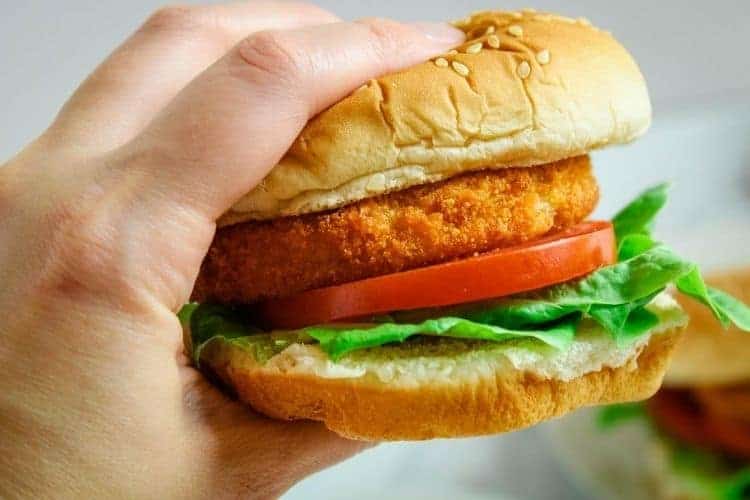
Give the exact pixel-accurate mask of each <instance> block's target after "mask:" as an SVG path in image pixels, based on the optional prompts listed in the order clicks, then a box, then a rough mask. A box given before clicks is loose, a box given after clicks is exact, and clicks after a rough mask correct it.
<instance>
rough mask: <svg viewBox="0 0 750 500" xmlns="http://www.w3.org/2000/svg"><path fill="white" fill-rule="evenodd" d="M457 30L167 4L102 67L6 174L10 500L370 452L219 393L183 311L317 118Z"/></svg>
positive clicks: (256, 483) (141, 487) (2, 216)
mask: <svg viewBox="0 0 750 500" xmlns="http://www.w3.org/2000/svg"><path fill="white" fill-rule="evenodd" d="M461 40H462V35H461V34H460V33H459V32H457V31H456V30H453V29H452V28H450V27H448V26H446V25H442V24H427V23H418V24H400V23H396V22H394V21H388V20H383V19H372V20H364V21H359V22H353V23H351V22H350V23H347V22H341V21H340V20H339V19H337V18H336V17H335V16H334V15H333V14H331V13H328V12H325V11H323V10H321V9H319V8H316V7H313V6H310V5H305V4H299V3H277V2H253V3H236V4H231V5H214V6H205V7H189V8H187V7H181V8H167V9H163V10H160V11H158V12H157V13H155V14H154V15H153V16H151V17H150V18H149V20H148V21H146V22H145V23H144V24H143V26H142V27H141V28H140V29H138V31H137V32H136V33H134V34H133V35H132V36H131V37H130V38H129V39H128V40H127V41H125V42H124V44H123V45H122V46H121V47H119V48H118V49H117V50H116V51H115V52H114V53H113V54H112V55H111V56H110V57H109V58H108V59H107V60H106V61H104V62H103V63H102V64H101V65H100V66H99V68H97V69H96V71H95V72H94V73H93V74H92V75H91V76H90V77H89V78H88V79H87V80H86V81H85V82H84V83H83V84H82V85H81V87H80V88H79V89H78V91H77V92H76V93H75V94H74V95H73V96H72V98H71V99H70V100H69V101H68V103H67V104H65V106H64V107H63V109H62V111H61V112H60V114H59V115H58V116H57V118H56V119H55V120H54V122H53V123H52V125H51V126H50V128H49V129H48V130H47V131H45V132H44V133H43V134H42V135H41V136H40V137H39V138H38V139H37V140H35V141H34V142H33V143H31V144H30V145H29V146H28V147H27V148H26V149H24V150H23V151H21V152H20V153H19V154H18V155H17V156H16V157H15V158H13V159H11V160H10V161H9V162H8V163H7V164H5V165H3V166H2V167H0V283H2V286H1V287H0V316H2V320H1V321H0V366H2V376H1V377H0V497H2V498H17V497H21V498H31V497H35V498H49V497H54V498H97V497H105V496H107V497H117V498H119V497H128V498H222V497H229V498H237V497H252V498H269V497H275V496H278V495H279V494H281V493H282V492H284V491H285V490H286V489H288V488H289V487H290V486H291V485H293V484H294V483H295V482H297V481H299V480H300V479H302V478H304V477H305V476H307V475H309V474H311V473H312V472H315V471H317V470H320V469H321V468H324V467H326V466H329V465H331V464H334V463H336V462H338V461H340V460H343V459H345V458H347V457H349V456H351V455H353V454H355V453H358V452H359V451H361V450H362V449H363V448H364V446H365V445H363V444H362V443H359V442H354V441H348V440H346V439H343V438H341V437H338V436H337V435H335V434H333V433H331V432H329V431H327V430H326V429H325V428H324V427H322V426H321V425H319V424H316V423H310V422H295V423H289V422H279V421H273V420H269V419H266V418H264V417H261V416H259V415H256V414H254V413H253V412H252V411H251V410H249V409H247V408H245V407H243V406H242V405H240V404H239V403H237V402H235V401H234V400H232V399H231V398H230V397H228V396H226V395H225V394H223V393H222V392H220V391H218V390H216V389H215V388H214V387H213V386H212V385H211V384H209V383H208V382H206V381H205V380H204V379H203V377H202V376H201V375H200V374H199V373H198V372H197V371H195V370H194V369H193V368H192V367H191V366H190V365H189V363H188V362H187V360H186V358H185V356H184V355H183V353H182V347H181V334H182V330H181V327H180V324H179V321H178V320H177V318H176V316H175V312H176V311H177V310H178V309H179V308H180V306H181V305H182V304H183V303H185V302H186V301H187V300H188V298H189V295H190V291H191V289H192V285H193V282H194V280H195V277H196V275H197V273H198V269H199V266H200V263H201V261H202V259H203V257H204V255H205V253H206V251H207V249H208V247H209V244H210V242H211V239H212V237H213V234H214V231H215V221H216V219H217V218H218V217H219V215H221V214H222V213H223V212H224V211H225V210H227V209H228V208H229V207H230V206H231V205H232V204H233V202H234V201H235V200H237V199H238V198H239V197H240V196H241V195H242V194H244V193H245V192H247V191H248V190H250V189H251V188H252V187H253V186H254V185H256V184H257V183H258V182H259V181H260V180H261V179H262V178H263V176H264V175H265V174H266V173H267V172H268V170H269V169H270V168H272V167H273V165H274V164H276V162H277V161H278V160H279V158H281V156H282V155H283V154H284V152H285V151H286V149H287V148H288V147H289V145H290V144H291V142H292V141H293V139H294V138H295V136H296V135H297V134H298V133H299V131H300V130H301V128H302V127H303V126H304V124H305V123H306V122H307V120H308V119H310V118H311V117H313V116H314V115H315V114H317V113H318V112H320V111H321V110H322V109H324V108H326V107H327V106H329V105H331V104H332V103H334V102H336V101H337V100H339V99H341V98H343V97H344V96H346V95H347V94H348V93H350V92H351V91H352V90H354V89H356V88H357V87H358V86H360V85H362V84H363V83H364V82H366V81H367V80H369V79H370V78H374V77H377V76H379V75H382V74H384V73H387V72H391V71H395V70H398V69H400V68H403V67H407V66H409V65H412V64H415V63H418V62H420V61H423V60H425V59H428V58H430V57H433V56H435V55H437V54H440V53H443V52H445V51H447V50H449V49H450V48H451V47H453V46H455V45H457V44H458V43H460V42H461Z"/></svg>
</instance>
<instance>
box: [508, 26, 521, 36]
mask: <svg viewBox="0 0 750 500" xmlns="http://www.w3.org/2000/svg"><path fill="white" fill-rule="evenodd" d="M508 33H510V34H511V35H513V36H515V37H522V36H523V28H521V27H520V26H519V25H517V24H511V25H510V26H508Z"/></svg>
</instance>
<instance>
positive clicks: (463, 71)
mask: <svg viewBox="0 0 750 500" xmlns="http://www.w3.org/2000/svg"><path fill="white" fill-rule="evenodd" d="M451 66H453V69H454V70H456V73H458V74H459V75H461V76H469V68H468V67H466V65H465V64H461V63H460V62H458V61H453V62H452V63H451Z"/></svg>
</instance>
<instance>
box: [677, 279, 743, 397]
mask: <svg viewBox="0 0 750 500" xmlns="http://www.w3.org/2000/svg"><path fill="white" fill-rule="evenodd" d="M707 281H708V282H709V283H710V284H711V285H713V286H716V287H718V288H721V289H722V290H726V291H727V292H728V293H730V294H732V295H734V296H735V297H737V298H738V299H740V300H741V301H743V302H748V301H750V268H745V269H737V270H735V271H731V272H725V273H722V274H719V275H715V276H712V277H710V278H709V279H708V280H707ZM680 304H681V305H682V307H683V308H684V309H685V312H687V314H688V316H690V325H689V326H688V329H687V331H686V332H685V335H683V338H682V341H681V342H680V343H679V344H678V345H677V349H676V350H675V354H674V358H673V359H672V365H671V366H670V367H669V371H668V372H667V376H666V378H665V379H664V385H666V386H671V387H692V386H719V385H733V384H742V383H747V382H750V362H748V360H750V334H748V333H745V332H742V331H740V330H739V329H738V328H737V327H734V326H733V327H731V328H730V329H729V330H727V331H724V330H722V328H721V325H720V324H719V322H718V321H717V320H716V319H715V318H714V317H713V315H712V314H711V311H710V310H709V309H708V308H707V307H705V306H703V305H701V304H698V303H697V302H695V301H694V300H691V299H684V300H680Z"/></svg>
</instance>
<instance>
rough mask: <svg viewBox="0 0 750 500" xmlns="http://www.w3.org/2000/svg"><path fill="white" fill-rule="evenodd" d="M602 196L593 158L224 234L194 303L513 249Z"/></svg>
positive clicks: (580, 215) (247, 299)
mask: <svg viewBox="0 0 750 500" xmlns="http://www.w3.org/2000/svg"><path fill="white" fill-rule="evenodd" d="M598 197H599V192H598V187H597V184H596V180H595V179H594V176H593V173H592V169H591V164H590V160H589V157H588V156H580V157H576V158H572V159H569V160H564V161H559V162H555V163H550V164H547V165H542V166H537V167H524V168H507V169H498V170H483V171H480V172H474V173H468V174H463V175H460V176H457V177H454V178H451V179H448V180H446V181H442V182H438V183H434V184H427V185H421V186H416V187H413V188H410V189H405V190H403V191H398V192H394V193H390V194H385V195H381V196H378V197H374V198H369V199H365V200H363V201H360V202H357V203H354V204H351V205H348V206H345V207H342V208H339V209H337V210H333V211H329V212H322V213H315V214H307V215H301V216H295V217H284V218H280V219H275V220H270V221H253V222H246V223H242V224H237V225H234V226H228V227H223V228H221V229H219V230H218V232H217V233H216V237H215V238H214V241H213V243H212V245H211V248H210V250H209V252H208V255H207V256H206V259H205V260H204V262H203V265H202V267H201V271H200V274H199V276H198V280H197V282H196V285H195V289H194V291H193V300H197V301H201V302H220V303H236V304H247V303H252V302H256V301H258V300H263V299H269V298H279V297H285V296H289V295H292V294H294V293H298V292H302V291H305V290H309V289H313V288H320V287H324V286H329V285H335V284H341V283H346V282H348V281H354V280H358V279H363V278H367V277H371V276H378V275H382V274H387V273H393V272H397V271H403V270H406V269H411V268H415V267H421V266H425V265H428V264H434V263H439V262H444V261H448V260H452V259H456V258H459V257H463V256H468V255H472V254H475V253H477V252H485V251H488V250H493V249H497V248H502V247H507V246H512V245H516V244H519V243H522V242H525V241H529V240H533V239H536V238H540V237H542V236H544V235H546V234H548V233H551V232H555V231H559V230H561V229H564V228H566V227H569V226H571V225H574V224H576V223H578V222H580V221H581V220H583V219H584V218H585V217H586V216H588V215H589V214H590V213H591V211H592V210H593V209H594V206H595V205H596V202H597V201H598Z"/></svg>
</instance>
